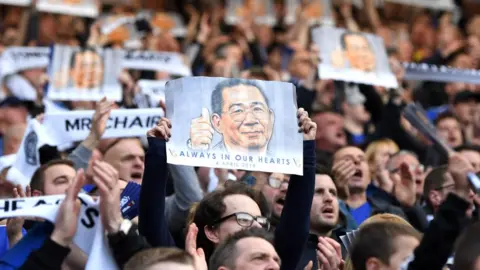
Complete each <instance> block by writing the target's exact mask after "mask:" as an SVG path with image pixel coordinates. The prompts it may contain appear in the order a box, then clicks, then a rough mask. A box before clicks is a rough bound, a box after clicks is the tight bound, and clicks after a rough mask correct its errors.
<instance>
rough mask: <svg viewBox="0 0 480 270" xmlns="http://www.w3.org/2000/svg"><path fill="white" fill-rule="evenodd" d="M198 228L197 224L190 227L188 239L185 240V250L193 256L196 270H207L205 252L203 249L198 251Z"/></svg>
mask: <svg viewBox="0 0 480 270" xmlns="http://www.w3.org/2000/svg"><path fill="white" fill-rule="evenodd" d="M197 235H198V227H197V225H195V223H192V224H190V226H188V232H187V237H186V238H185V250H186V251H187V252H188V253H189V254H190V255H192V257H193V264H194V266H195V270H207V269H208V267H207V261H206V259H205V252H204V251H203V249H202V248H198V249H197Z"/></svg>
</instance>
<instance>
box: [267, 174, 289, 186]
mask: <svg viewBox="0 0 480 270" xmlns="http://www.w3.org/2000/svg"><path fill="white" fill-rule="evenodd" d="M283 183H287V184H288V181H285V180H280V179H277V178H274V177H271V176H270V177H269V178H268V185H269V186H270V187H272V188H280V186H281V185H282V184H283Z"/></svg>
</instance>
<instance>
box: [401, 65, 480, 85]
mask: <svg viewBox="0 0 480 270" xmlns="http://www.w3.org/2000/svg"><path fill="white" fill-rule="evenodd" d="M403 67H404V68H405V79H406V80H412V81H433V82H464V83H472V84H480V70H477V69H458V68H452V67H447V66H436V65H429V64H426V63H421V64H417V63H403Z"/></svg>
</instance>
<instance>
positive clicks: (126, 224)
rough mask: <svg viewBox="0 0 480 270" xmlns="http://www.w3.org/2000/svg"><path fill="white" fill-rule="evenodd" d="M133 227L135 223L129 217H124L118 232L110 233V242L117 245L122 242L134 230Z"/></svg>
mask: <svg viewBox="0 0 480 270" xmlns="http://www.w3.org/2000/svg"><path fill="white" fill-rule="evenodd" d="M132 227H133V223H132V222H131V221H130V220H129V219H124V220H123V221H122V223H120V228H119V230H118V232H116V233H113V234H108V241H109V242H110V244H111V245H115V244H117V243H119V242H121V241H122V240H123V239H124V238H125V237H126V236H127V235H129V233H130V232H131V231H132Z"/></svg>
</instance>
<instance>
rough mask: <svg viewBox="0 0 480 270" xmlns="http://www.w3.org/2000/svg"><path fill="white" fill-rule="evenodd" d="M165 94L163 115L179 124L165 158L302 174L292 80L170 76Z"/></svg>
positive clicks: (180, 162) (212, 165)
mask: <svg viewBox="0 0 480 270" xmlns="http://www.w3.org/2000/svg"><path fill="white" fill-rule="evenodd" d="M165 96H166V103H167V117H168V118H170V119H172V121H174V122H175V123H184V124H183V125H176V126H174V127H173V129H172V133H173V134H175V136H174V137H173V138H172V140H171V141H170V142H169V143H168V144H167V148H168V151H167V155H168V162H169V163H172V164H179V165H186V164H189V165H190V166H192V165H193V166H204V167H215V168H225V169H241V170H256V171H270V172H281V173H287V174H299V175H301V173H302V165H303V159H302V157H303V154H302V136H301V135H300V134H299V133H298V132H296V131H297V130H298V127H299V126H298V120H297V119H296V114H297V108H296V99H295V98H294V97H295V88H294V86H293V85H292V84H290V83H284V82H272V81H259V80H246V79H236V78H233V79H225V78H209V77H189V78H182V79H177V80H173V81H169V82H168V83H167V85H166V89H165ZM305 113H306V112H305Z"/></svg>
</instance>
